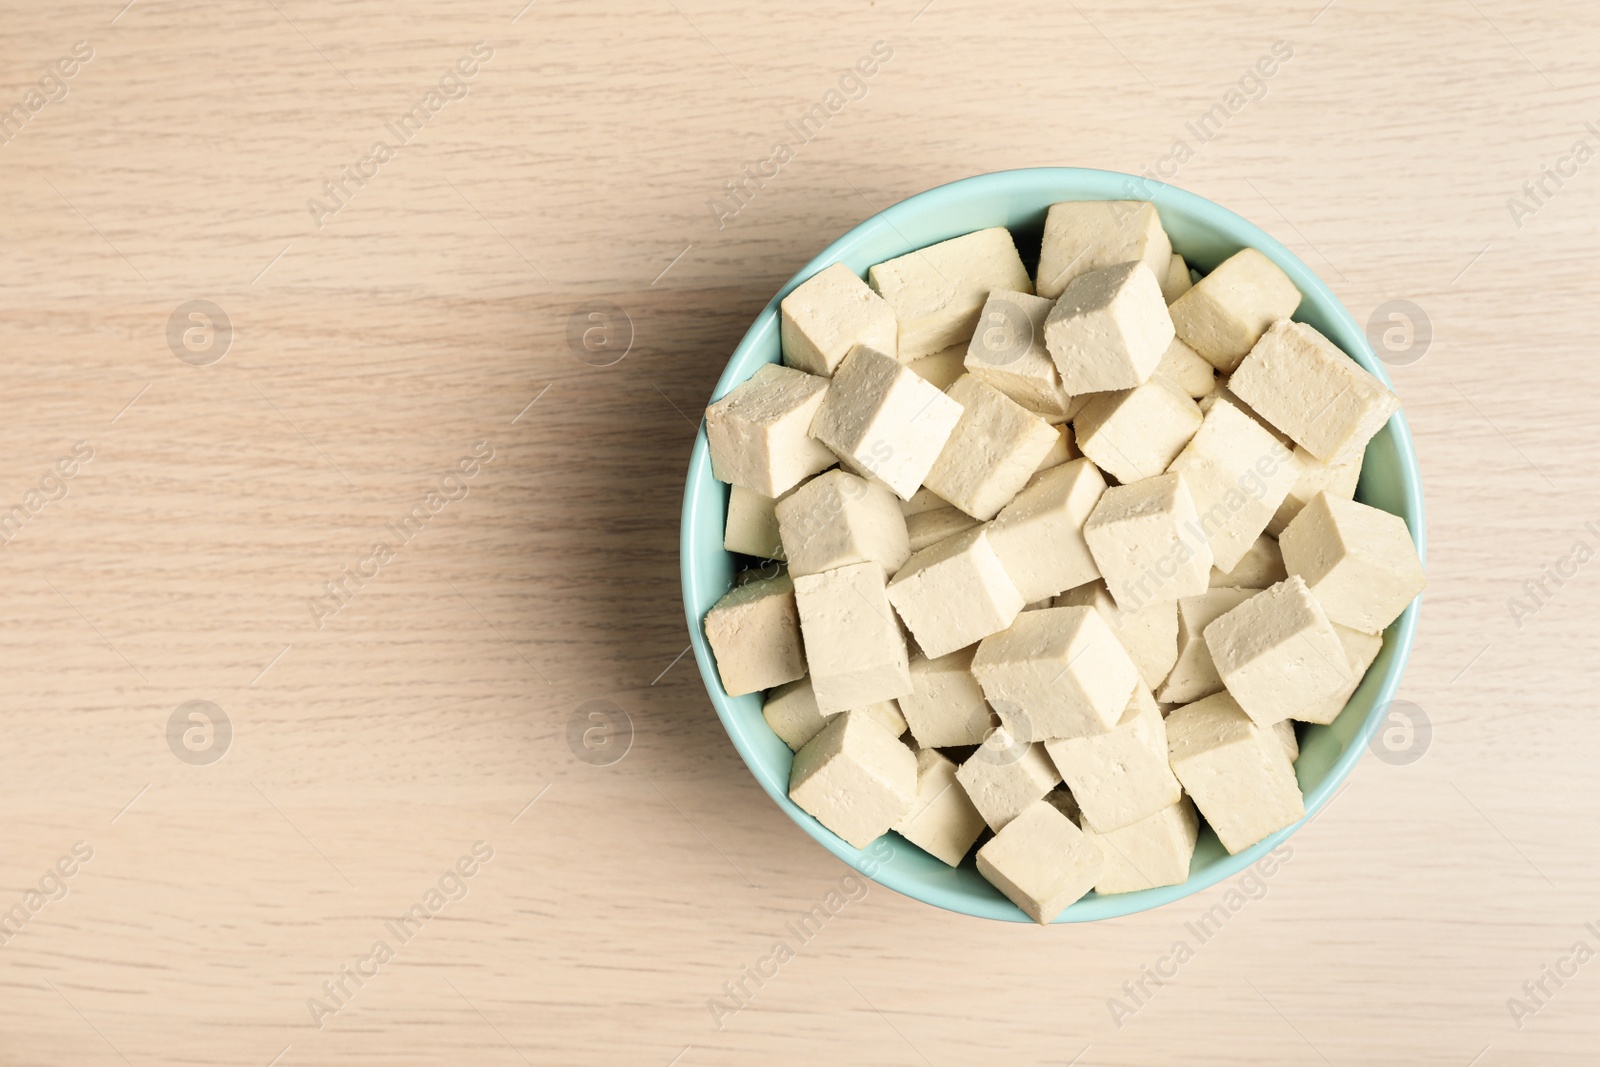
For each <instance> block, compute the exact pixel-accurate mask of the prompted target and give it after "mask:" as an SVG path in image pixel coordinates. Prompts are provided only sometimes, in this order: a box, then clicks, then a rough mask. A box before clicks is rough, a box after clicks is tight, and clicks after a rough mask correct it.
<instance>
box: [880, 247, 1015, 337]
mask: <svg viewBox="0 0 1600 1067" xmlns="http://www.w3.org/2000/svg"><path fill="white" fill-rule="evenodd" d="M867 281H868V282H869V283H870V284H871V285H872V288H873V289H874V290H876V291H877V293H878V295H879V296H882V297H883V298H884V299H885V300H887V301H888V302H889V306H890V307H892V308H894V314H895V320H896V321H897V322H898V323H899V327H900V353H899V356H900V358H901V359H903V360H913V359H918V358H920V357H922V356H927V355H932V354H933V353H935V352H937V351H939V350H940V349H942V348H948V347H949V346H951V345H953V344H957V343H959V342H965V341H966V340H968V339H969V338H971V336H972V333H973V330H974V329H975V328H976V327H977V325H978V313H979V312H980V311H982V310H983V302H984V301H985V300H987V299H988V297H989V291H990V290H992V289H1011V290H1015V291H1017V292H1022V293H1031V292H1033V282H1032V281H1030V280H1029V278H1028V270H1027V268H1026V267H1024V266H1023V265H1022V257H1021V256H1019V255H1018V254H1017V246H1016V243H1015V242H1014V241H1012V239H1011V234H1010V232H1009V231H1007V230H1006V229H1005V228H1004V227H1001V226H994V227H991V228H990V229H987V230H978V231H977V232H975V233H969V234H965V235H963V236H961V237H953V238H951V239H950V240H948V241H940V242H939V243H938V244H936V245H929V246H928V247H927V248H923V249H919V250H918V251H915V252H908V253H906V254H905V255H903V256H899V257H897V258H895V259H891V260H889V261H887V262H885V263H879V264H878V265H877V266H875V267H873V268H871V269H870V270H868V271H867Z"/></svg>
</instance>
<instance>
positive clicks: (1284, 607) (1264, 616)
mask: <svg viewBox="0 0 1600 1067" xmlns="http://www.w3.org/2000/svg"><path fill="white" fill-rule="evenodd" d="M1202 632H1203V634H1204V637H1205V642H1206V647H1207V648H1208V649H1210V650H1211V659H1212V662H1213V663H1215V664H1216V668H1217V674H1218V675H1219V676H1220V677H1221V678H1222V684H1223V685H1224V686H1226V687H1227V690H1228V692H1229V693H1230V694H1232V696H1233V698H1234V699H1235V700H1237V701H1238V702H1239V706H1240V707H1241V708H1243V709H1244V710H1245V711H1246V713H1248V714H1249V716H1250V717H1251V718H1252V719H1254V720H1255V721H1256V722H1258V723H1260V724H1261V725H1262V726H1271V725H1272V724H1273V723H1275V722H1277V721H1278V720H1279V719H1287V718H1290V717H1291V716H1293V715H1294V714H1295V713H1296V712H1298V711H1301V710H1303V709H1305V708H1308V707H1313V706H1315V705H1317V704H1319V703H1321V702H1323V701H1326V700H1329V699H1332V698H1335V697H1337V695H1338V694H1339V693H1340V692H1342V691H1343V689H1344V686H1345V684H1346V683H1347V681H1348V680H1349V676H1350V668H1349V662H1348V660H1347V659H1346V658H1345V654H1344V645H1343V644H1341V643H1340V641H1339V634H1338V633H1337V632H1336V631H1335V630H1334V628H1333V624H1332V623H1331V622H1329V621H1328V616H1327V615H1326V614H1325V613H1324V612H1323V610H1322V605H1321V604H1319V603H1317V598H1316V597H1314V596H1312V595H1311V591H1310V590H1309V589H1307V588H1306V583H1305V582H1303V581H1301V580H1300V578H1299V577H1298V576H1297V575H1292V574H1291V575H1290V576H1289V578H1288V579H1287V580H1285V581H1282V582H1279V583H1278V584H1277V585H1275V586H1273V587H1272V588H1270V589H1264V590H1262V591H1261V592H1259V593H1257V594H1256V595H1255V596H1253V597H1250V598H1249V599H1248V600H1246V601H1244V602H1243V603H1242V604H1240V605H1239V606H1238V607H1236V608H1234V609H1232V610H1231V611H1228V612H1225V613H1224V614H1222V615H1221V616H1219V617H1218V618H1216V619H1215V620H1213V621H1212V622H1211V623H1210V624H1209V625H1208V626H1206V628H1205V630H1204V631H1202ZM1201 810H1204V808H1202V809H1201Z"/></svg>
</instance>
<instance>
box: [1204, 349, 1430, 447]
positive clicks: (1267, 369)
mask: <svg viewBox="0 0 1600 1067" xmlns="http://www.w3.org/2000/svg"><path fill="white" fill-rule="evenodd" d="M1228 388H1229V389H1231V390H1233V392H1234V394H1235V395H1236V396H1238V397H1239V398H1240V399H1241V400H1243V401H1244V402H1245V403H1246V404H1249V405H1250V406H1251V407H1252V408H1254V409H1255V410H1256V413H1257V414H1259V415H1260V416H1261V417H1262V418H1264V419H1266V420H1267V421H1268V422H1270V423H1272V425H1274V426H1276V427H1277V428H1278V429H1280V430H1282V431H1283V432H1284V433H1286V434H1288V435H1289V437H1290V438H1291V439H1292V440H1293V441H1294V443H1295V444H1297V445H1299V446H1300V447H1302V448H1304V449H1305V450H1306V451H1307V452H1310V453H1311V454H1312V455H1313V456H1316V457H1317V458H1318V459H1320V460H1322V461H1323V462H1324V463H1348V462H1350V461H1352V460H1356V459H1359V458H1360V456H1361V454H1362V452H1363V451H1364V450H1365V449H1366V447H1367V442H1368V441H1370V440H1372V437H1373V435H1374V434H1376V433H1377V432H1378V431H1379V430H1381V429H1383V426H1384V424H1385V423H1386V422H1388V421H1389V416H1391V415H1393V414H1394V413H1395V412H1396V411H1399V410H1400V398H1399V397H1397V396H1395V395H1394V393H1393V392H1391V391H1390V390H1389V387H1388V386H1386V385H1384V384H1383V383H1382V382H1380V381H1379V380H1378V379H1377V378H1375V377H1373V376H1372V375H1371V374H1369V373H1367V371H1366V370H1365V369H1363V368H1362V366H1361V365H1360V364H1359V363H1357V362H1356V361H1355V360H1353V359H1351V358H1350V357H1349V356H1347V355H1345V354H1344V352H1343V351H1342V350H1341V349H1340V348H1339V347H1338V346H1336V345H1335V344H1334V343H1333V342H1332V341H1330V340H1328V339H1327V338H1326V337H1324V336H1322V335H1321V334H1320V333H1318V332H1317V331H1316V330H1314V329H1312V328H1311V327H1310V326H1307V325H1306V324H1305V323H1303V322H1289V321H1287V320H1283V321H1280V322H1276V323H1273V326H1272V329H1270V330H1268V331H1267V332H1266V335H1265V336H1263V337H1262V338H1261V340H1260V341H1259V342H1257V344H1256V346H1255V347H1254V348H1252V349H1251V350H1250V354H1249V355H1248V356H1246V357H1245V359H1244V362H1242V363H1240V364H1239V369H1238V370H1237V371H1235V372H1234V373H1233V374H1232V375H1231V376H1230V377H1229V378H1228Z"/></svg>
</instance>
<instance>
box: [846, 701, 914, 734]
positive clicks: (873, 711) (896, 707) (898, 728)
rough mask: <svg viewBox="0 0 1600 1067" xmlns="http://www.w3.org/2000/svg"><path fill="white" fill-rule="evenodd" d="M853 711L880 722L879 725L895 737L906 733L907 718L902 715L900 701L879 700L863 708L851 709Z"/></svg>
mask: <svg viewBox="0 0 1600 1067" xmlns="http://www.w3.org/2000/svg"><path fill="white" fill-rule="evenodd" d="M850 710H852V711H862V712H865V713H866V714H868V715H870V716H872V717H873V718H874V719H877V720H878V723H879V724H880V725H881V726H883V728H884V729H885V730H888V731H889V732H890V733H891V734H893V735H894V736H895V737H899V736H900V735H901V734H904V733H905V732H906V719H905V716H904V715H902V714H900V702H899V701H898V700H878V701H874V702H873V703H871V704H868V705H866V706H864V707H861V708H851V709H850Z"/></svg>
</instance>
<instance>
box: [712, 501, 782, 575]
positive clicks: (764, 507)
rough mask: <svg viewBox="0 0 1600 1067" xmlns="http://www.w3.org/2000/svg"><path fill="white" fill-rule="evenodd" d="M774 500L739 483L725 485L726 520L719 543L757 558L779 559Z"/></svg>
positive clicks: (730, 549) (726, 547) (778, 537)
mask: <svg viewBox="0 0 1600 1067" xmlns="http://www.w3.org/2000/svg"><path fill="white" fill-rule="evenodd" d="M777 507H778V502H777V501H776V500H774V499H773V498H772V497H770V496H762V495H761V494H760V493H757V492H755V491H753V490H750V489H746V488H745V487H744V486H742V485H735V486H731V487H729V489H728V521H727V524H726V525H725V526H724V527H723V534H722V547H723V548H725V549H727V550H728V551H729V552H742V553H744V554H745V555H747V556H755V557H757V558H758V559H777V560H781V559H783V539H782V538H781V537H780V536H779V535H778V514H777Z"/></svg>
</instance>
